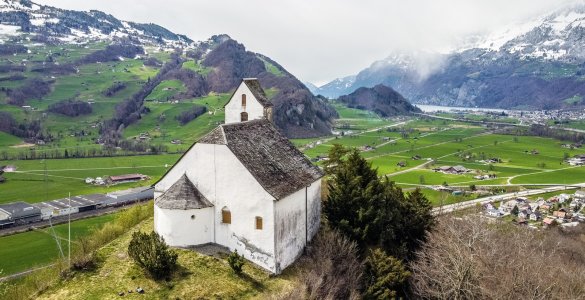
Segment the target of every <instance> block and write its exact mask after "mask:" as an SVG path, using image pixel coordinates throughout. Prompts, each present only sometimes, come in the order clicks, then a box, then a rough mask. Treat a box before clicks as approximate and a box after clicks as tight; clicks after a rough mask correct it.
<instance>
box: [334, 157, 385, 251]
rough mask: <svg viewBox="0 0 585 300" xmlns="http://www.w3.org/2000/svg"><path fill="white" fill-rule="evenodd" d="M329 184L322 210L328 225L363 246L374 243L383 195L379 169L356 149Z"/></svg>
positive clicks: (377, 232)
mask: <svg viewBox="0 0 585 300" xmlns="http://www.w3.org/2000/svg"><path fill="white" fill-rule="evenodd" d="M328 185H329V197H328V198H327V201H325V202H324V204H323V212H324V214H325V216H326V218H327V220H328V221H329V225H330V226H331V227H333V228H335V229H337V230H339V231H340V232H341V233H342V234H344V235H345V236H347V237H349V238H351V239H352V240H354V241H356V242H357V243H358V244H360V245H364V244H371V243H375V242H376V240H377V237H376V236H377V235H378V234H379V230H380V228H381V227H380V226H381V220H380V217H381V215H380V208H381V196H382V186H381V184H380V181H379V180H378V174H377V171H376V170H375V169H372V166H371V164H370V163H368V162H367V161H366V160H365V159H364V158H362V157H361V156H360V154H359V151H358V150H355V149H354V150H352V151H351V152H350V153H349V155H348V157H347V160H346V161H345V162H342V163H341V164H340V165H339V168H338V169H337V172H336V173H335V174H334V180H331V181H329V183H328Z"/></svg>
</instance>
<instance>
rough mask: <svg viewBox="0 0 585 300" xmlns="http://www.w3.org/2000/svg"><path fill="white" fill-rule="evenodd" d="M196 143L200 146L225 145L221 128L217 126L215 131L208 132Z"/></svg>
mask: <svg viewBox="0 0 585 300" xmlns="http://www.w3.org/2000/svg"><path fill="white" fill-rule="evenodd" d="M198 143H201V144H215V145H225V143H226V141H225V135H224V134H223V129H222V128H221V126H217V127H216V128H215V129H213V130H212V131H210V132H209V133H208V134H206V135H205V136H204V137H202V138H201V139H200V140H199V141H198Z"/></svg>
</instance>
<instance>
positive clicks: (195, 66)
mask: <svg viewBox="0 0 585 300" xmlns="http://www.w3.org/2000/svg"><path fill="white" fill-rule="evenodd" d="M183 68H184V69H188V70H192V71H194V72H196V73H199V74H201V75H203V76H207V74H209V72H211V71H213V68H209V67H204V66H202V65H201V64H200V63H199V62H196V61H194V60H188V61H186V62H184V63H183Z"/></svg>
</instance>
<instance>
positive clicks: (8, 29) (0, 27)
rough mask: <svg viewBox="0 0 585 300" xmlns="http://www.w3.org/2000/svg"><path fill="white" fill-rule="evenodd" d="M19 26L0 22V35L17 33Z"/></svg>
mask: <svg viewBox="0 0 585 300" xmlns="http://www.w3.org/2000/svg"><path fill="white" fill-rule="evenodd" d="M19 31H20V26H15V25H4V24H0V35H19V34H20V32H19Z"/></svg>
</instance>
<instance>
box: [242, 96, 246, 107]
mask: <svg viewBox="0 0 585 300" xmlns="http://www.w3.org/2000/svg"><path fill="white" fill-rule="evenodd" d="M242 107H246V94H242Z"/></svg>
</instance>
